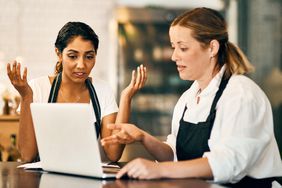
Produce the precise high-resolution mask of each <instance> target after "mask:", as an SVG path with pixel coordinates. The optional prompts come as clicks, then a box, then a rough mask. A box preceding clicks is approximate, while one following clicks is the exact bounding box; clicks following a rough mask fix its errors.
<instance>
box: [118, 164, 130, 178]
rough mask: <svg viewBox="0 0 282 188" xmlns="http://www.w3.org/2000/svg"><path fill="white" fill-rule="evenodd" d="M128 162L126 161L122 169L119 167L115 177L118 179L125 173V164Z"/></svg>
mask: <svg viewBox="0 0 282 188" xmlns="http://www.w3.org/2000/svg"><path fill="white" fill-rule="evenodd" d="M129 164H130V163H128V164H127V165H125V166H124V167H123V168H122V169H120V171H119V172H118V173H117V175H116V178H117V179H120V178H121V177H122V176H123V175H125V174H126V173H127V166H128V165H129Z"/></svg>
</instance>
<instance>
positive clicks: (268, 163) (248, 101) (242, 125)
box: [166, 67, 282, 183]
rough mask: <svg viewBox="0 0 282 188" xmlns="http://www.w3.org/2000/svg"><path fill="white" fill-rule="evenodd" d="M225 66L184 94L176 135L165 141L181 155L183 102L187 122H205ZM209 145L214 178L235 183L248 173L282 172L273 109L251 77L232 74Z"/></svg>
mask: <svg viewBox="0 0 282 188" xmlns="http://www.w3.org/2000/svg"><path fill="white" fill-rule="evenodd" d="M224 69H225V68H224V67H223V68H222V69H221V70H220V72H219V73H218V74H217V75H216V76H215V77H214V78H213V79H212V81H211V82H210V83H209V85H208V86H207V87H206V88H205V89H204V90H203V91H202V92H201V93H200V95H199V96H200V102H199V104H197V102H196V94H197V91H198V90H199V85H198V83H197V81H195V82H194V83H193V84H192V86H191V87H190V88H189V89H188V90H186V91H185V92H184V93H183V94H182V96H181V97H180V98H179V100H178V102H177V104H176V106H175V108H174V112H173V118H172V129H171V134H170V135H168V137H167V141H166V143H167V144H168V145H170V147H171V148H172V150H173V151H174V160H177V156H176V136H177V133H178V129H179V121H180V119H181V117H182V114H183V111H184V107H185V105H186V106H187V110H186V112H185V114H184V121H187V122H191V123H198V122H201V121H206V119H207V117H208V115H209V112H210V108H211V105H212V102H213V99H214V97H215V94H216V92H217V90H218V87H219V84H220V81H221V78H222V75H223V72H224ZM216 109H217V111H216V117H215V121H214V125H213V128H212V131H211V136H210V139H209V140H208V145H209V148H210V151H209V152H205V153H204V155H203V157H207V158H208V162H209V164H210V167H211V169H212V173H213V176H214V181H215V182H231V183H235V182H238V181H239V180H240V179H242V178H243V177H244V176H246V175H247V176H250V177H253V178H266V177H273V176H282V162H281V158H280V154H279V150H278V146H277V142H276V140H275V137H274V130H273V118H272V110H271V105H270V103H269V100H268V99H267V97H266V95H265V94H264V93H263V91H262V90H261V89H260V88H259V87H258V86H257V85H256V84H255V83H254V82H253V81H252V80H251V79H249V78H248V77H246V76H243V75H233V76H232V77H231V78H230V80H229V82H228V84H227V86H226V88H225V90H224V91H223V94H222V96H221V97H220V99H219V101H218V103H217V106H216Z"/></svg>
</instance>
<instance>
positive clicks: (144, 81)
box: [142, 67, 147, 87]
mask: <svg viewBox="0 0 282 188" xmlns="http://www.w3.org/2000/svg"><path fill="white" fill-rule="evenodd" d="M143 73H144V78H143V82H142V87H143V86H144V85H145V83H146V81H147V68H146V67H144V72H143Z"/></svg>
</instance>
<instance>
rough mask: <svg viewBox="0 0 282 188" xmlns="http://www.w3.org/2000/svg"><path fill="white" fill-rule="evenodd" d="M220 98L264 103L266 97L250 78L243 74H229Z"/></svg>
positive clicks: (258, 103) (266, 101)
mask: <svg viewBox="0 0 282 188" xmlns="http://www.w3.org/2000/svg"><path fill="white" fill-rule="evenodd" d="M222 98H225V99H227V100H229V101H233V102H234V101H240V103H249V104H253V105H254V104H257V105H261V104H265V103H268V102H269V101H268V98H267V96H266V95H265V93H264V92H263V90H262V89H261V88H260V87H259V86H258V85H257V84H256V83H255V82H254V81H253V80H251V79H250V78H248V77H247V76H244V75H233V76H231V78H230V80H229V82H228V84H227V86H226V89H225V90H224V92H223V94H222Z"/></svg>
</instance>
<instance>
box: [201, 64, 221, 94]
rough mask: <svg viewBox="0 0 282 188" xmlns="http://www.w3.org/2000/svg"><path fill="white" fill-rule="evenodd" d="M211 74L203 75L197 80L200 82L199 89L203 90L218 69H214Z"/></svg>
mask: <svg viewBox="0 0 282 188" xmlns="http://www.w3.org/2000/svg"><path fill="white" fill-rule="evenodd" d="M211 72H212V73H211V74H206V76H203V77H202V78H201V79H199V80H197V82H198V84H199V89H200V90H201V91H203V90H204V89H205V88H206V87H207V86H208V85H209V83H210V82H211V80H212V79H213V78H214V77H215V75H216V74H217V73H218V72H219V70H218V69H214V70H213V71H211Z"/></svg>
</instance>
